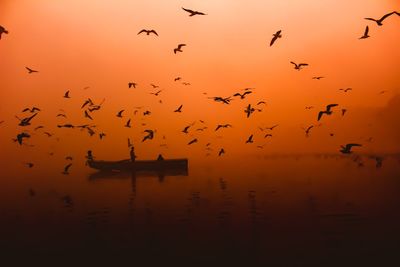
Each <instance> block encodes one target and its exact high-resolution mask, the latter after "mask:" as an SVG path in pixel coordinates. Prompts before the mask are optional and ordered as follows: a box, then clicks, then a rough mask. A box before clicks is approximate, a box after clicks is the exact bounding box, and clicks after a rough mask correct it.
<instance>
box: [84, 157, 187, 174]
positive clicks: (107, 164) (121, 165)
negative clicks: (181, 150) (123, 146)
mask: <svg viewBox="0 0 400 267" xmlns="http://www.w3.org/2000/svg"><path fill="white" fill-rule="evenodd" d="M87 164H88V166H89V167H90V168H93V169H96V170H100V171H138V172H140V171H144V172H165V171H173V170H179V171H184V172H186V173H187V170H188V159H163V160H136V161H134V162H132V161H131V160H129V159H126V160H119V161H105V160H88V161H87Z"/></svg>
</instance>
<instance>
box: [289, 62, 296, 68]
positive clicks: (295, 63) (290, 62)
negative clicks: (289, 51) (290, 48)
mask: <svg viewBox="0 0 400 267" xmlns="http://www.w3.org/2000/svg"><path fill="white" fill-rule="evenodd" d="M290 63H292V64H293V65H295V66H296V68H297V67H298V66H297V64H296V63H294V62H293V61H290Z"/></svg>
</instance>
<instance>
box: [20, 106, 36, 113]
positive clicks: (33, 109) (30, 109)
mask: <svg viewBox="0 0 400 267" xmlns="http://www.w3.org/2000/svg"><path fill="white" fill-rule="evenodd" d="M27 111H29V112H30V113H35V112H36V111H40V109H39V108H37V107H32V108H24V109H23V110H22V112H27Z"/></svg>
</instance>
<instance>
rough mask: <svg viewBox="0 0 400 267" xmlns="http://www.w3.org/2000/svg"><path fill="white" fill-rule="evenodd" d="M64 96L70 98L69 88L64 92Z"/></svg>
mask: <svg viewBox="0 0 400 267" xmlns="http://www.w3.org/2000/svg"><path fill="white" fill-rule="evenodd" d="M64 98H71V97H70V96H69V90H68V91H66V92H65V94H64Z"/></svg>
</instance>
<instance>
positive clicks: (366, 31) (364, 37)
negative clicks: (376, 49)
mask: <svg viewBox="0 0 400 267" xmlns="http://www.w3.org/2000/svg"><path fill="white" fill-rule="evenodd" d="M368 33H369V27H368V25H367V26H366V27H365V30H364V35H363V36H361V37H360V38H358V39H367V38H369V37H370V36H369V35H368Z"/></svg>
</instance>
